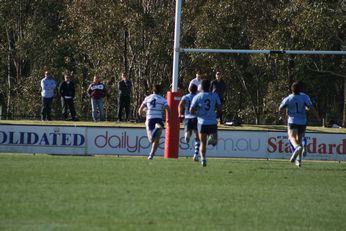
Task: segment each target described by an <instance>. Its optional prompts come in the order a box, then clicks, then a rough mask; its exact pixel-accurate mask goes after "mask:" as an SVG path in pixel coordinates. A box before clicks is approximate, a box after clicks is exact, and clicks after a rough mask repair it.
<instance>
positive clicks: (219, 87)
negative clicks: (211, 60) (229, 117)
mask: <svg viewBox="0 0 346 231" xmlns="http://www.w3.org/2000/svg"><path fill="white" fill-rule="evenodd" d="M225 89H226V83H225V81H223V79H222V75H221V72H219V71H217V72H216V74H215V79H214V80H213V81H211V84H210V91H211V92H214V93H216V94H218V96H219V98H220V100H221V104H223V102H224V98H223V96H224V92H225ZM219 119H220V124H223V119H222V113H220V114H219Z"/></svg>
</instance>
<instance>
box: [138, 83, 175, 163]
mask: <svg viewBox="0 0 346 231" xmlns="http://www.w3.org/2000/svg"><path fill="white" fill-rule="evenodd" d="M160 94H161V85H155V86H154V90H153V94H151V95H149V96H147V97H146V98H145V99H144V101H143V103H142V104H141V106H140V107H139V109H138V114H139V115H142V113H143V112H144V111H145V110H146V121H145V125H146V130H147V136H148V140H149V142H150V143H151V151H150V153H149V156H148V160H152V159H153V157H154V155H155V153H156V150H157V148H158V146H159V141H160V137H161V133H162V129H163V128H164V123H163V116H162V113H163V112H164V111H165V110H166V111H167V113H168V118H167V122H168V121H169V118H170V114H171V112H170V109H169V107H168V102H167V100H166V99H165V98H164V97H162V96H161V95H160Z"/></svg>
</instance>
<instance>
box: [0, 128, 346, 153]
mask: <svg viewBox="0 0 346 231" xmlns="http://www.w3.org/2000/svg"><path fill="white" fill-rule="evenodd" d="M164 136H165V131H164V132H163V133H162V136H161V139H160V144H159V147H158V150H157V153H156V155H158V156H163V152H164V146H165V144H164V142H165V137H164ZM194 138H195V137H194V135H192V137H191V139H190V143H188V144H186V143H184V131H183V129H180V137H179V156H193V154H194V147H195V140H194ZM306 138H307V145H306V148H307V152H308V154H307V156H306V157H305V159H313V160H346V134H332V133H306ZM150 148H151V146H150V143H149V141H148V139H147V135H146V131H145V128H105V127H64V126H8V125H0V152H24V153H47V154H67V155H68V154H70V155H134V156H138V155H145V156H146V155H148V154H149V152H150ZM207 156H208V157H240V158H242V157H244V158H273V159H289V157H290V156H291V150H290V147H289V145H288V139H287V133H286V132H273V131H234V130H232V131H227V130H219V131H218V145H217V146H215V147H213V146H207Z"/></svg>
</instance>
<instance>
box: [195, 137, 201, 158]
mask: <svg viewBox="0 0 346 231" xmlns="http://www.w3.org/2000/svg"><path fill="white" fill-rule="evenodd" d="M199 144H200V142H199V140H198V139H195V155H198V152H199Z"/></svg>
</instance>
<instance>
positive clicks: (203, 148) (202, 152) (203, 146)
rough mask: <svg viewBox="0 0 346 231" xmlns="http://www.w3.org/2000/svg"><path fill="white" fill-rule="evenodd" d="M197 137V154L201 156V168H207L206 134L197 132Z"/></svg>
mask: <svg viewBox="0 0 346 231" xmlns="http://www.w3.org/2000/svg"><path fill="white" fill-rule="evenodd" d="M198 137H199V140H200V142H201V144H200V146H199V154H200V156H201V164H202V166H203V167H205V166H207V159H206V155H205V154H206V150H207V134H205V133H201V132H198Z"/></svg>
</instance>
